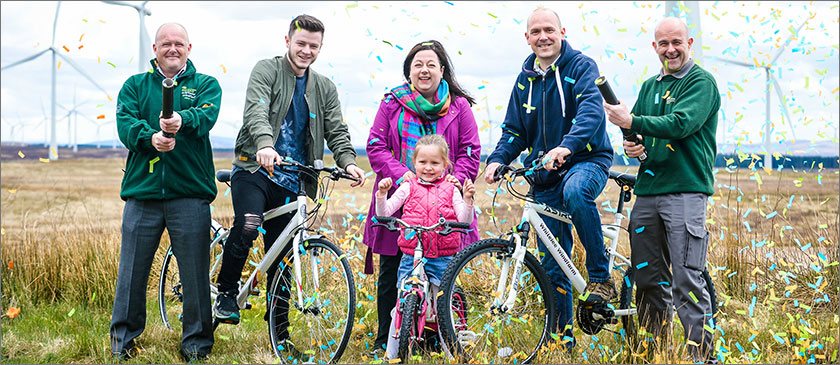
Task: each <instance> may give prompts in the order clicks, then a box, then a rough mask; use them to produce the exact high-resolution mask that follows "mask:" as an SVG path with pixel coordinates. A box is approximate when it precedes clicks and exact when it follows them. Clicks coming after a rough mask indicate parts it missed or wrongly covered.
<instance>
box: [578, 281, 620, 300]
mask: <svg viewBox="0 0 840 365" xmlns="http://www.w3.org/2000/svg"><path fill="white" fill-rule="evenodd" d="M583 292H584V293H589V296H588V297H587V298H586V300H584V301H583V303H586V304H606V303H609V302H610V301H611V300H613V299H614V298H615V297H617V296H618V292H616V291H615V284H614V283H613V280H612V279H609V280H607V282H605V283H589V285H587V286H586V289H585V290H584V291H583Z"/></svg>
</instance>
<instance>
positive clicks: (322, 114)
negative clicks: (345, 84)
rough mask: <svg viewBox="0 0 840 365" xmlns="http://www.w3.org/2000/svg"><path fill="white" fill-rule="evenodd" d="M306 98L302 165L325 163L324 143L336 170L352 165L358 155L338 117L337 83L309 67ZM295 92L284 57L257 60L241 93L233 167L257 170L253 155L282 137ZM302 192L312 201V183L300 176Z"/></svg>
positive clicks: (293, 76) (315, 188)
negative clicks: (305, 148)
mask: <svg viewBox="0 0 840 365" xmlns="http://www.w3.org/2000/svg"><path fill="white" fill-rule="evenodd" d="M306 72H307V73H308V77H307V80H306V91H305V93H304V98H305V100H306V105H307V106H308V107H309V127H308V130H309V132H308V133H307V136H306V137H307V139H308V140H307V146H308V147H309V151H307V152H306V163H307V164H309V165H312V163H313V162H314V161H315V160H322V159H324V140H325V139H326V141H327V147H329V149H330V151H332V152H333V156H334V157H335V163H336V164H337V165H338V167H340V168H345V167H347V165H350V164H355V163H356V162H355V161H356V152H355V151H354V150H353V145H352V144H351V143H350V132H349V131H348V129H347V124H345V123H344V121H343V119H342V117H341V104H340V103H339V100H338V92H337V91H336V88H335V84H333V82H332V81H330V79H329V78H327V77H326V76H323V75H321V74H319V73H317V72H315V71H314V70H312V68H311V67H310V68H308V69H307V70H306ZM294 92H295V74H294V71H293V70H292V66H291V65H290V64H289V61H287V60H286V57H283V56H276V57H274V58H269V59H264V60H261V61H259V62H257V65H256V66H254V69H253V70H252V71H251V77H250V79H249V80H248V90H247V91H246V93H245V115H244V118H243V121H242V128H240V129H239V134H238V135H237V136H236V147H235V148H234V157H233V164H234V165H236V166H239V167H240V168H243V169H245V170H248V171H250V172H254V171H257V170H258V169H259V168H260V164H259V163H257V160H256V154H257V151H259V150H260V149H261V148H263V147H274V142H276V141H277V137H278V136H279V135H280V126H281V125H282V123H283V118H284V117H285V116H286V112H288V111H289V106H290V105H291V103H292V95H293V94H294ZM303 182H304V187H305V189H306V194H307V195H309V197H312V198H314V197H315V193H316V192H317V186H316V183H315V181H313V180H311V179H309V178H308V177H307V176H303Z"/></svg>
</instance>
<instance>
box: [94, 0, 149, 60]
mask: <svg viewBox="0 0 840 365" xmlns="http://www.w3.org/2000/svg"><path fill="white" fill-rule="evenodd" d="M147 2H148V1H144V2H143V3H142V4H140V5H135V4H131V3H127V2H125V1H103V3H106V4H110V5H122V6H129V7H132V8H134V10H137V15H138V16H139V18H140V36H139V39H140V41H139V47H140V51H139V53H138V54H137V57H139V58H140V59H139V60H138V61H137V70H138V71H139V72H141V73H143V72H146V70H147V67H148V65H147V64H146V62H149V60H150V59H152V58H151V57H150V56H149V54H148V52H149V33H148V32H147V31H146V19H145V17H146V16H147V15H148V16H151V15H152V12H151V11H150V10H149V9H147V8H146V3H147Z"/></svg>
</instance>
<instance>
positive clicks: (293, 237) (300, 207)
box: [236, 195, 319, 308]
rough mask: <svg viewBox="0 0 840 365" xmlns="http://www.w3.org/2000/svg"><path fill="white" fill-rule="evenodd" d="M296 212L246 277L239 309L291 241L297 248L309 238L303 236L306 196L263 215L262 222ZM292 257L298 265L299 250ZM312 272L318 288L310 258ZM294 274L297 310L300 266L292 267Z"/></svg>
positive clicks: (315, 263)
mask: <svg viewBox="0 0 840 365" xmlns="http://www.w3.org/2000/svg"><path fill="white" fill-rule="evenodd" d="M293 212H298V214H295V215H294V216H292V219H291V221H289V224H287V225H286V227H285V228H284V229H283V232H282V233H280V236H279V237H277V239H276V240H275V241H274V244H273V245H272V246H271V249H269V250H268V252H266V253H265V256H264V257H263V259H262V261H260V262H259V264H257V267H256V268H255V269H254V272H253V273H251V276H249V277H248V280H247V281H246V282H245V285H243V286H242V287H241V288H240V290H239V294H238V295H237V297H236V301H237V303H238V304H239V307H240V308H243V307H244V306H245V303H246V301H247V300H248V296H249V295H250V294H251V290H252V289H253V288H255V287H256V286H257V284H258V282H259V281H260V280H262V277H263V276H264V275H263V274H264V273H265V272H267V271H268V268H269V266H270V265H272V264H273V263H274V262H275V260H277V258H278V257H279V256H280V253H281V252H283V249H284V248H286V246H287V245H289V242H290V241H291V242H292V244H293V246H292V247H298V245H300V244H301V242H303V241H305V240H306V239H308V238H310V237H309V236H305V235H304V234H305V232H306V196H305V195H298V197H297V200H295V201H294V202H291V203H288V204H285V205H282V206H279V207H277V208H274V209H271V210H269V211H267V212H265V213H264V214H263V216H264V217H265V218H264V219H263V220H264V221H268V220H270V219H274V218H276V217H279V216H281V215H284V214H288V213H293ZM292 255H293V257H294V262H295V263H300V250H292ZM312 270H313V281H314V284H315V288H316V289H318V288H319V283H318V267H317V262H316V261H315V258H314V257H312ZM294 274H295V279H296V280H297V281H296V282H297V283H298V286H297V288H296V289H297V302H298V303H297V304H298V308H303V305H304V303H303V290H302V288H301V286H300V282H301V276H302V275H301V267H300V265H294Z"/></svg>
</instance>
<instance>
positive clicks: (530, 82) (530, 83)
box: [525, 77, 534, 114]
mask: <svg viewBox="0 0 840 365" xmlns="http://www.w3.org/2000/svg"><path fill="white" fill-rule="evenodd" d="M532 91H534V80H533V79H531V78H530V77H529V78H528V105H531V92H532ZM525 114H531V108H525Z"/></svg>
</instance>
